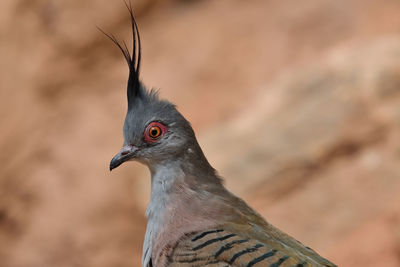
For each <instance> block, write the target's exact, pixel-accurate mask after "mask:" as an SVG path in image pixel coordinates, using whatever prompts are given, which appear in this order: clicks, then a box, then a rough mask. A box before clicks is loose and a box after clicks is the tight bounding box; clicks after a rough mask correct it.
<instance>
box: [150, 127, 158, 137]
mask: <svg viewBox="0 0 400 267" xmlns="http://www.w3.org/2000/svg"><path fill="white" fill-rule="evenodd" d="M160 134H161V129H160V127H158V126H153V127H151V128H150V129H149V136H150V137H151V138H157V137H159V136H160Z"/></svg>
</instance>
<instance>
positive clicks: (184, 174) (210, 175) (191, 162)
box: [143, 145, 225, 266]
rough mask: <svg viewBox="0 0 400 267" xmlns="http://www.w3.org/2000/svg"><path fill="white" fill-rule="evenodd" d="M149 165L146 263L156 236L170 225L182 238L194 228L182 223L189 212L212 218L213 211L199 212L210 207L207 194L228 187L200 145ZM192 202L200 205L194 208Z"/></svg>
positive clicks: (171, 230)
mask: <svg viewBox="0 0 400 267" xmlns="http://www.w3.org/2000/svg"><path fill="white" fill-rule="evenodd" d="M197 146H198V145H197ZM148 166H149V169H150V172H151V196H150V202H149V204H148V206H147V209H146V215H147V217H148V223H147V229H146V235H145V240H144V244H143V264H144V266H146V264H147V262H148V261H149V259H150V257H151V254H152V251H153V246H154V245H155V244H156V243H157V242H156V240H159V238H160V236H161V233H162V232H163V231H164V232H165V230H166V228H168V231H167V232H168V233H169V235H171V236H172V235H174V233H175V235H176V236H175V237H177V238H178V237H179V236H180V235H181V234H182V233H183V232H185V231H186V230H187V231H192V230H193V229H186V228H185V227H189V226H191V224H184V225H179V223H180V222H179V221H180V220H183V221H184V219H182V218H183V217H185V216H186V217H187V216H189V217H190V218H191V219H190V221H192V220H193V219H196V218H206V219H205V220H204V221H205V222H206V221H207V220H210V219H209V218H210V216H209V215H205V214H197V213H196V212H199V211H203V209H201V208H200V207H203V208H206V207H207V205H208V204H210V203H207V201H208V198H207V197H205V196H210V195H212V194H214V193H213V192H215V191H218V190H219V191H224V190H225V189H224V187H223V185H222V183H221V179H220V178H219V177H218V176H217V175H216V172H215V170H214V169H213V168H212V167H211V165H210V164H209V163H208V161H207V159H206V158H205V156H204V154H203V152H202V151H201V149H200V147H199V146H198V147H193V146H190V148H188V149H186V151H185V152H184V153H182V155H180V156H179V157H174V159H173V160H172V159H169V160H165V161H158V162H153V163H152V164H149V165H148ZM188 205H196V206H197V207H198V208H197V209H196V208H194V209H190V207H188ZM210 205H211V204H210ZM188 211H191V212H190V213H188ZM175 220H176V221H175ZM208 223H211V222H208ZM171 225H172V227H171Z"/></svg>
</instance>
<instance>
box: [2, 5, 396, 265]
mask: <svg viewBox="0 0 400 267" xmlns="http://www.w3.org/2000/svg"><path fill="white" fill-rule="evenodd" d="M134 11H135V14H136V16H137V22H138V24H139V27H140V31H141V37H142V45H143V65H142V79H143V81H144V82H145V84H146V85H148V86H149V87H155V88H162V89H161V96H162V97H164V98H168V99H170V100H171V101H173V102H174V103H176V104H177V105H178V107H179V109H180V111H181V112H182V113H183V114H185V116H186V117H187V118H188V119H189V120H190V121H191V122H192V124H193V127H194V128H195V130H196V132H197V135H198V138H199V142H200V143H201V145H202V146H203V148H204V151H205V153H206V155H207V156H208V158H209V160H210V161H211V162H212V163H213V165H214V167H216V168H217V169H218V170H219V171H220V174H221V175H222V176H223V177H225V181H226V185H227V187H228V188H230V189H231V190H232V191H233V192H235V193H236V194H238V195H239V196H241V197H243V198H244V199H245V200H246V201H247V202H249V204H250V205H252V206H253V207H254V208H256V209H257V210H258V211H259V212H261V213H262V214H263V215H264V216H265V217H266V218H267V219H268V220H269V221H270V222H271V223H273V224H275V225H276V226H278V227H279V228H281V229H282V230H284V231H286V232H288V233H289V234H291V235H293V236H295V237H296V238H297V239H299V240H302V241H303V242H304V243H306V244H307V245H309V246H310V247H312V248H314V249H315V250H317V251H318V252H320V253H321V254H322V255H324V256H326V257H327V258H329V259H331V260H332V261H333V262H335V263H336V264H338V265H339V266H343V267H345V266H388V267H392V266H393V267H394V266H400V2H399V1H396V0H385V1H379V0H351V1H350V0H346V1H345V0H338V1H328V0H304V1H292V0H280V1H273V0H267V1H266V0H251V1H239V0H218V1H205V0H203V1H200V0H191V1H189V0H169V1H166V0H164V1H161V0H142V1H138V0H135V1H134ZM96 26H100V27H102V28H103V29H104V30H106V31H108V32H111V33H115V34H116V35H117V36H119V37H120V39H125V40H130V25H129V17H128V12H127V11H126V8H125V6H124V4H123V1H106V0H87V1H71V0H70V1H66V0H64V1H56V0H2V1H1V3H0V59H1V60H0V118H1V120H0V123H1V124H0V125H1V128H0V129H1V131H0V162H1V168H0V267H53V266H58V267H64V266H65V267H71V266H77V267H79V266H82V267H92V266H93V267H109V266H120V267H131V266H140V255H141V243H142V240H143V235H144V230H145V224H146V220H145V217H144V210H145V207H146V203H147V201H148V198H149V185H150V181H149V173H148V171H147V169H146V168H145V167H143V166H141V165H139V164H135V163H131V164H126V165H124V166H123V167H122V168H118V169H116V170H115V171H113V172H112V173H110V172H109V171H108V164H109V161H110V159H111V157H112V156H113V155H114V154H115V153H116V152H117V151H119V149H120V146H121V144H122V124H123V119H124V116H125V111H126V99H125V86H126V79H127V66H126V64H125V62H124V60H123V58H122V56H121V55H120V52H119V51H118V50H117V49H116V47H114V46H113V45H112V43H111V42H110V41H109V40H107V39H106V38H105V37H104V36H103V35H102V34H100V33H99V31H98V30H97V29H96Z"/></svg>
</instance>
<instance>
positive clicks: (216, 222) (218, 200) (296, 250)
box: [102, 5, 336, 267]
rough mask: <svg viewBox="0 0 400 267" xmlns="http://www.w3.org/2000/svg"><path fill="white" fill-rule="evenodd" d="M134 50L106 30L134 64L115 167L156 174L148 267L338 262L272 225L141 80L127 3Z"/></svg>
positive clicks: (149, 210)
mask: <svg viewBox="0 0 400 267" xmlns="http://www.w3.org/2000/svg"><path fill="white" fill-rule="evenodd" d="M127 7H128V10H129V12H130V18H131V23H132V31H133V49H132V52H130V51H129V49H128V48H127V45H126V43H125V42H123V43H119V42H118V40H117V39H116V38H115V37H114V36H113V35H109V34H107V33H105V32H103V31H102V32H103V33H104V34H105V35H107V37H109V38H110V39H111V40H112V41H113V42H114V43H115V44H116V45H117V46H118V47H119V49H120V50H121V51H122V53H123V55H124V57H125V59H126V61H127V63H128V67H129V78H128V84H127V98H128V110H127V114H126V117H125V122H124V126H123V134H124V143H123V147H122V149H121V151H120V152H119V153H118V154H116V155H115V156H114V157H113V159H112V160H111V162H110V170H112V169H114V168H116V167H118V166H119V165H121V164H122V163H124V162H126V161H138V162H141V163H143V164H145V165H147V166H148V168H149V169H150V172H151V197H150V202H149V204H148V207H147V210H146V215H147V217H148V223H147V228H146V233H145V240H144V244H143V257H142V266H143V267H178V266H181V267H184V266H185V267H186V266H187V267H189V266H206V265H207V266H210V267H225V266H235V267H239V266H248V267H251V266H271V267H276V266H297V267H302V266H336V265H334V264H333V263H331V262H330V261H328V260H326V259H324V258H323V257H321V256H319V255H318V254H317V253H316V252H315V251H313V250H312V249H310V248H308V247H306V246H304V245H303V244H301V243H300V242H299V241H297V240H295V239H294V238H292V237H290V236H289V235H287V234H285V233H283V232H282V231H280V230H279V229H277V228H275V227H274V226H272V225H271V224H269V223H268V222H267V221H266V220H265V219H264V218H262V217H261V216H260V215H259V214H258V213H257V212H256V211H254V210H253V209H252V208H250V207H249V206H248V205H247V204H246V203H245V202H244V201H243V200H242V199H240V198H238V197H236V196H235V195H233V194H232V193H231V192H229V191H228V190H227V189H226V188H225V187H224V185H223V184H222V180H221V178H220V177H219V176H218V175H217V173H216V171H215V170H214V168H213V167H212V166H211V165H210V163H209V162H208V161H207V159H206V157H205V156H204V154H203V152H202V150H201V148H200V146H199V144H198V142H197V140H196V137H195V133H194V131H193V129H192V127H191V125H190V123H189V122H188V121H187V120H186V119H185V118H184V117H183V116H182V114H181V113H179V111H178V110H177V108H176V107H175V105H173V104H172V103H170V102H169V101H167V100H162V99H160V98H159V96H158V94H157V92H156V91H154V90H147V89H146V88H145V87H144V85H143V84H142V82H141V81H140V80H139V71H140V60H141V45H140V36H139V32H138V27H137V24H136V21H135V18H134V16H133V12H132V7H131V6H128V5H127Z"/></svg>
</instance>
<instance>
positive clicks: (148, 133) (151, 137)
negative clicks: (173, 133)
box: [144, 121, 168, 143]
mask: <svg viewBox="0 0 400 267" xmlns="http://www.w3.org/2000/svg"><path fill="white" fill-rule="evenodd" d="M166 132H168V127H167V126H165V125H164V124H162V123H161V122H158V121H153V122H151V123H150V124H149V125H147V127H146V130H145V131H144V140H145V141H146V142H148V143H154V142H156V141H157V140H158V139H160V138H161V137H162V136H163V135H164V134H165V133H166Z"/></svg>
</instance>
